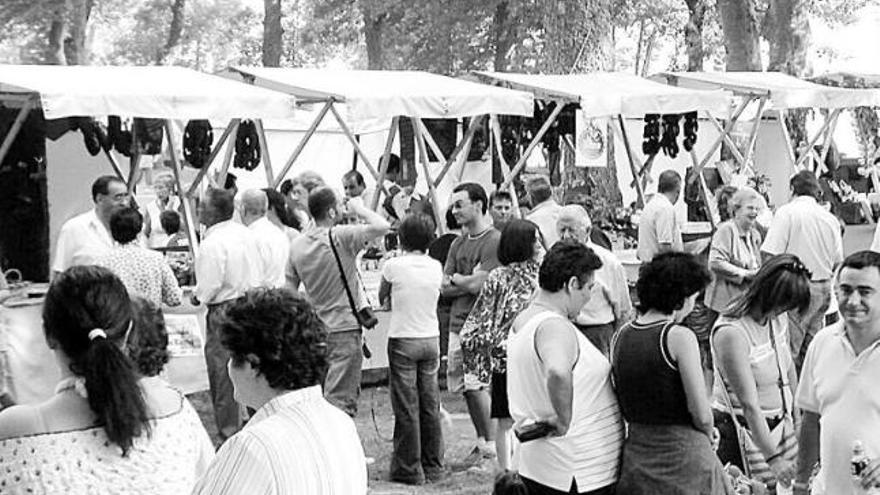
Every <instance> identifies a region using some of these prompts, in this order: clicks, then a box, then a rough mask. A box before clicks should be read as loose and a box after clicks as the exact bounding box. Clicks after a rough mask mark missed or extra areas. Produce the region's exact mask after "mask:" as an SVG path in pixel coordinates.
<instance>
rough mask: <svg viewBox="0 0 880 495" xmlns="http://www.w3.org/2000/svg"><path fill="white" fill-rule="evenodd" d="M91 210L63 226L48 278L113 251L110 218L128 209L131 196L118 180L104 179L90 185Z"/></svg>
mask: <svg viewBox="0 0 880 495" xmlns="http://www.w3.org/2000/svg"><path fill="white" fill-rule="evenodd" d="M92 201H94V202H95V208H94V209H92V210H89V211H87V212H85V213H83V214H81V215H78V216H75V217H73V218H71V219H70V220H68V221H67V222H65V223H64V226H62V227H61V232H60V234H59V235H58V242H57V244H56V247H55V261H54V262H53V263H52V276H53V277H54V276H55V275H56V274H58V273H61V272H63V271H64V270H67V269H68V268H70V267H71V266H75V265H93V264H95V261H97V260H98V258H100V257H101V256H103V255H105V254H108V253H109V252H110V250H111V249H112V248H113V238H112V237H111V236H110V217H111V216H112V215H113V212H115V211H116V210H118V209H120V208H124V207H126V206H128V205H129V204H130V202H131V195H130V194H129V193H128V187H127V186H126V185H125V182H123V181H122V179H120V178H118V177H115V176H112V175H104V176H101V177H98V179H97V180H95V182H94V183H93V184H92Z"/></svg>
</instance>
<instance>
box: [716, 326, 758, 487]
mask: <svg viewBox="0 0 880 495" xmlns="http://www.w3.org/2000/svg"><path fill="white" fill-rule="evenodd" d="M719 328H720V327H715V328H713V329H712V332H711V333H710V334H709V345H710V347H711V349H712V363H713V364H712V366H713V367H714V368H715V370H717V371H718V377H719V378H721V391H722V392H723V394H724V405H726V406H727V413H728V414H730V419H731V421H733V427H734V430H736V443H737V444H738V445H739V455H740V457H741V458H742V465H743V469H744V470H745V475H746V476H747V477H749V478H751V477H752V473H751V471H752V470H751V468H750V466H749V462H748V460H747V459H746V451H747V449H746V438H745V435H746V433H745V432H744V431H743V429H744V428H745V427H744V426H743V425H741V424H739V420H737V419H736V412H734V410H733V402H732V401H731V400H730V392H729V391H728V390H727V382H726V381H725V380H724V373H722V372H721V367H720V366H718V358H717V356H718V352H717V351H716V350H715V332H716V331H717V330H718V329H719Z"/></svg>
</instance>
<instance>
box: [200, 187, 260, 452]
mask: <svg viewBox="0 0 880 495" xmlns="http://www.w3.org/2000/svg"><path fill="white" fill-rule="evenodd" d="M234 210H235V206H234V201H233V195H232V192H231V191H225V190H220V189H214V188H210V189H208V192H207V193H206V194H205V197H204V198H203V200H202V202H201V203H200V204H199V220H200V221H201V222H202V223H203V224H204V225H205V227H207V230H206V231H205V237H204V239H203V240H202V243H201V244H200V245H199V252H198V254H197V256H196V264H195V268H196V282H197V285H196V298H197V299H198V300H199V301H201V302H203V303H205V304H206V305H207V306H208V316H207V322H206V323H207V325H206V326H207V331H206V338H205V364H206V365H207V368H208V384H209V385H210V387H211V402H212V404H213V405H214V417H215V419H216V421H217V429H218V430H219V433H220V437H221V438H223V439H224V440H225V439H227V438H229V437H230V436H232V435H234V434H235V432H237V431H238V430H239V428H241V421H242V418H241V410H240V408H239V405H238V404H236V402H235V399H233V395H232V382H230V381H229V374H228V373H227V371H226V363H227V362H228V361H229V353H228V352H227V351H226V349H224V348H223V345H222V344H221V342H220V329H219V320H220V318H221V316H222V314H223V311H224V309H225V308H226V306H228V305H229V304H230V303H232V302H233V301H234V300H236V299H237V298H239V297H241V296H242V295H244V293H245V292H246V291H247V290H248V289H252V288H254V287H259V286H260V284H261V281H262V273H263V270H262V267H261V266H260V259H259V255H258V254H257V253H258V252H259V250H258V248H257V243H256V241H254V234H253V232H251V231H250V229H248V228H247V227H245V226H244V225H242V224H240V223H238V222H235V221H233V220H232V213H233V211H234Z"/></svg>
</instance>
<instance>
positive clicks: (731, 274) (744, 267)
mask: <svg viewBox="0 0 880 495" xmlns="http://www.w3.org/2000/svg"><path fill="white" fill-rule="evenodd" d="M760 266H761V233H760V232H758V229H756V228H754V227H752V228H751V229H750V230H748V231H744V230H742V229H740V228H739V225H737V224H736V222H734V221H733V220H728V221H726V222H722V223H721V225H719V226H718V230H717V231H715V235H713V236H712V245H711V247H710V248H709V269H710V270H712V273H713V275H714V277H712V283H710V284H709V287H708V288H707V289H706V298H705V303H706V306H709V307H710V308H712V309H713V310H715V311H718V312H722V311H724V309H725V308H726V307H727V305H728V303H730V301H732V300H733V299H735V298H736V297H737V296H739V295H740V294H742V293H743V292H744V291H745V289H746V285H745V284H743V280H744V277H745V275H746V274H748V273H749V272H750V271H751V270H757V269H758V268H759V267H760Z"/></svg>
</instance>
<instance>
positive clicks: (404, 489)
mask: <svg viewBox="0 0 880 495" xmlns="http://www.w3.org/2000/svg"><path fill="white" fill-rule="evenodd" d="M440 395H441V399H442V401H443V407H444V408H445V409H446V410H447V411H449V413H450V416H451V419H452V421H451V424H445V425H444V429H443V434H444V440H445V443H446V458H445V461H446V476H445V477H444V478H443V479H441V480H440V481H437V482H435V483H428V484H425V485H421V486H409V485H404V484H401V483H394V482H391V481H388V464H389V460H390V457H391V449H392V445H391V436H392V433H393V431H394V415H393V414H392V413H391V400H390V399H389V396H388V388H387V387H385V386H374V387H370V388H365V389H364V390H362V391H361V397H360V402H359V406H358V416H357V418H355V423H356V424H357V428H358V433H359V434H360V437H361V442H362V443H363V446H364V452H365V454H366V455H367V456H368V457H372V458H374V459H375V462H374V463H373V464H372V465H370V466H369V483H370V491H369V493H370V494H373V495H411V494H439V493H456V494H468V495H476V494H481V495H482V494H489V493H492V480H493V479H494V478H493V474H492V473H493V471H492V468H491V466H492V463H491V462H487V463H486V465H487V466H489V469H488V470H486V471H479V470H468V469H467V467H466V466H464V465H462V460H463V459H464V458H465V457H466V456H467V454H468V452H470V450H471V448H473V446H474V438H475V436H474V429H473V426H472V425H471V422H470V418H469V417H468V414H467V408H466V406H465V404H464V399H463V398H462V396H461V394H452V393H449V392H445V391H444V392H441V393H440ZM188 397H189V399H190V401H191V402H192V403H193V406H194V407H195V408H196V410H197V411H198V413H199V416H200V417H201V418H202V423H204V425H205V428H206V429H207V430H208V434H209V435H211V439H212V440H213V441H214V444H215V445H219V443H220V440H219V437H218V436H217V427H216V425H215V423H214V413H213V411H212V409H211V401H210V398H209V396H208V393H207V392H200V393H196V394H192V395H189V396H188ZM374 417H375V421H374V419H373V418H374Z"/></svg>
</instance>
